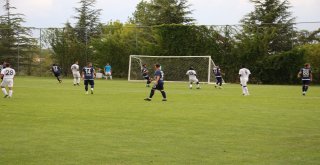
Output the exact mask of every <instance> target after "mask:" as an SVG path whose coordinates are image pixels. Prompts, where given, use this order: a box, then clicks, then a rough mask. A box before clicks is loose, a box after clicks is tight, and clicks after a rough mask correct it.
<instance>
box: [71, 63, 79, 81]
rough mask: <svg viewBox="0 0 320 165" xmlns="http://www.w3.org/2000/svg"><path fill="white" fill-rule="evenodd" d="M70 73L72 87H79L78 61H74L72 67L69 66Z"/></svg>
mask: <svg viewBox="0 0 320 165" xmlns="http://www.w3.org/2000/svg"><path fill="white" fill-rule="evenodd" d="M71 71H72V75H73V85H74V86H76V85H78V86H79V85H80V72H79V65H78V61H76V62H75V63H74V64H73V65H71Z"/></svg>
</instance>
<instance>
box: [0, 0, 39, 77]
mask: <svg viewBox="0 0 320 165" xmlns="http://www.w3.org/2000/svg"><path fill="white" fill-rule="evenodd" d="M4 2H5V4H4V6H3V8H4V11H5V13H4V14H3V15H1V16H0V28H1V29H0V61H7V62H10V63H11V64H12V65H13V66H14V67H16V69H17V70H18V71H19V70H20V68H19V67H20V66H23V65H27V66H28V67H27V68H26V69H25V70H26V71H27V72H28V74H30V72H31V69H30V65H28V64H30V61H31V60H32V59H31V55H32V54H31V53H32V52H33V51H34V49H35V45H36V44H35V40H34V39H32V38H31V30H30V28H26V27H23V26H22V23H23V22H25V21H24V19H23V16H24V15H23V14H20V13H14V12H13V11H14V10H15V9H16V8H15V7H13V6H12V5H11V3H10V0H5V1H4Z"/></svg>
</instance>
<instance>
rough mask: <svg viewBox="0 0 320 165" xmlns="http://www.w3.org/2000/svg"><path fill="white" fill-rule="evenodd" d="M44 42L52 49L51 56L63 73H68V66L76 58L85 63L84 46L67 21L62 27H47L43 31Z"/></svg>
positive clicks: (80, 62) (82, 63)
mask: <svg viewBox="0 0 320 165" xmlns="http://www.w3.org/2000/svg"><path fill="white" fill-rule="evenodd" d="M44 35H45V37H44V38H45V42H46V43H48V44H49V45H50V46H51V49H52V50H53V54H52V56H53V58H54V61H55V63H57V64H58V65H59V66H60V67H61V68H62V69H63V73H64V75H67V74H68V73H70V66H71V64H73V63H74V62H75V61H76V60H78V61H79V64H81V65H82V66H84V65H85V64H86V58H87V57H86V46H85V44H84V43H82V42H80V41H79V40H78V37H77V35H76V33H75V29H74V28H72V26H71V25H70V24H69V23H66V24H65V28H63V29H48V30H47V31H46V32H45V34H44Z"/></svg>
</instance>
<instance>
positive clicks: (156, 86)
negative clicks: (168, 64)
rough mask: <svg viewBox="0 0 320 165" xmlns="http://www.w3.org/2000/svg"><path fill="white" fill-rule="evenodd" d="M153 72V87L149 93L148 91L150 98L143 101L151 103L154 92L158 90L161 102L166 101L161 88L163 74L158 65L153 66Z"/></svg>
mask: <svg viewBox="0 0 320 165" xmlns="http://www.w3.org/2000/svg"><path fill="white" fill-rule="evenodd" d="M154 67H155V70H156V71H155V72H154V81H155V82H154V86H153V87H152V89H151V91H150V96H149V97H148V98H145V99H144V100H146V101H151V99H152V97H153V95H154V92H155V90H159V91H160V92H161V94H162V97H163V99H162V101H167V96H166V92H165V91H164V88H163V84H164V82H163V72H162V71H161V69H160V65H159V64H156V65H155V66H154Z"/></svg>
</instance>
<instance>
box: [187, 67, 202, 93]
mask: <svg viewBox="0 0 320 165" xmlns="http://www.w3.org/2000/svg"><path fill="white" fill-rule="evenodd" d="M186 75H188V76H189V82H190V85H189V88H190V89H192V83H196V84H197V89H200V83H199V80H198V79H197V72H196V71H195V70H194V69H193V67H190V68H189V70H188V71H187V73H186Z"/></svg>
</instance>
